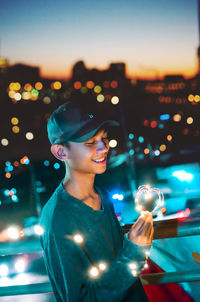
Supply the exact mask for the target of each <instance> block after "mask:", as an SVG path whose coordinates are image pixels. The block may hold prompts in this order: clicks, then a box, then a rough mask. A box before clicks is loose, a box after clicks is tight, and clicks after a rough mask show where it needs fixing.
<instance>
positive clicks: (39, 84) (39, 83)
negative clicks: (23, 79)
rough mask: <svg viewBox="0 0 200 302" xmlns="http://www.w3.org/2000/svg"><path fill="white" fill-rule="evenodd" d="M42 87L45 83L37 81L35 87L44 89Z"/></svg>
mask: <svg viewBox="0 0 200 302" xmlns="http://www.w3.org/2000/svg"><path fill="white" fill-rule="evenodd" d="M42 88H43V84H42V83H41V82H37V83H35V89H37V90H42Z"/></svg>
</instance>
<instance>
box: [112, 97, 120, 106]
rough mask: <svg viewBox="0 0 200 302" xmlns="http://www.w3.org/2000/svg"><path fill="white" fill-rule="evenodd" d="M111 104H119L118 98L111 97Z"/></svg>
mask: <svg viewBox="0 0 200 302" xmlns="http://www.w3.org/2000/svg"><path fill="white" fill-rule="evenodd" d="M111 103H112V104H113V105H116V104H118V103H119V98H118V96H113V97H112V99H111Z"/></svg>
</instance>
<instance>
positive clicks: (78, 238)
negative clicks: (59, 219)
mask: <svg viewBox="0 0 200 302" xmlns="http://www.w3.org/2000/svg"><path fill="white" fill-rule="evenodd" d="M74 241H76V242H77V243H82V242H83V236H81V235H79V234H76V235H75V236H74Z"/></svg>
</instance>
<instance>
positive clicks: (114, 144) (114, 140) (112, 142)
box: [109, 139, 117, 148]
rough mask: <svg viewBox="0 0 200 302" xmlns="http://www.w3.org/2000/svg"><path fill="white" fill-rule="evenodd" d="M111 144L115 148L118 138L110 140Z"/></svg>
mask: <svg viewBox="0 0 200 302" xmlns="http://www.w3.org/2000/svg"><path fill="white" fill-rule="evenodd" d="M109 146H110V148H115V147H116V146H117V141H116V139H111V140H110V141H109Z"/></svg>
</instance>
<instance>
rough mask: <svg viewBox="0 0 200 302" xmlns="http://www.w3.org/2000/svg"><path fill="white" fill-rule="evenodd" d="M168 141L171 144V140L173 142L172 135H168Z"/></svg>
mask: <svg viewBox="0 0 200 302" xmlns="http://www.w3.org/2000/svg"><path fill="white" fill-rule="evenodd" d="M167 140H168V141H169V142H171V140H172V135H171V134H168V135H167Z"/></svg>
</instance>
